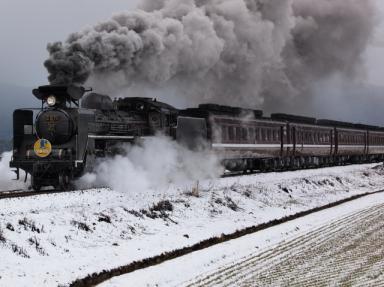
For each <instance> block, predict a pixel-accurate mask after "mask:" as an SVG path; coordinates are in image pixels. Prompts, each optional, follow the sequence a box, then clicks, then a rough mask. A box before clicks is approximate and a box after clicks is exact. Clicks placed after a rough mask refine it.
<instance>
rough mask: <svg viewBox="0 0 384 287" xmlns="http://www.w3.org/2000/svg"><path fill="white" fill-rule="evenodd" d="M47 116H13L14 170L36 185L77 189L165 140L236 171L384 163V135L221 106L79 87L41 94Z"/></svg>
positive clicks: (44, 89)
mask: <svg viewBox="0 0 384 287" xmlns="http://www.w3.org/2000/svg"><path fill="white" fill-rule="evenodd" d="M33 94H34V96H35V97H36V98H37V99H39V100H40V101H41V108H39V109H18V110H16V111H15V112H14V115H13V124H14V129H13V133H14V137H13V157H12V160H11V162H10V167H12V168H15V172H16V175H17V179H19V178H20V170H24V171H25V173H26V177H27V175H28V174H29V175H30V176H31V186H32V188H33V189H35V190H39V189H40V188H41V187H43V186H54V187H55V188H57V189H63V190H65V189H69V188H70V186H71V182H72V181H73V180H74V179H76V178H79V177H80V176H81V175H82V174H84V172H86V171H90V170H92V168H93V167H94V164H95V161H96V159H98V158H100V157H107V156H110V155H113V154H116V153H118V152H119V147H121V144H123V143H131V144H133V143H137V142H139V141H142V140H145V138H147V137H152V136H155V135H156V134H157V133H162V134H165V135H167V136H170V137H172V138H174V139H175V140H176V141H178V142H179V143H180V144H182V145H185V146H187V147H188V148H190V149H199V148H202V147H203V148H208V149H210V150H211V152H213V153H215V154H217V156H219V157H220V159H221V160H222V164H223V165H224V167H225V168H226V169H227V170H229V171H237V172H247V171H256V170H260V171H274V170H288V169H300V168H310V167H320V166H331V165H344V164H352V163H362V162H379V161H382V160H384V128H382V127H376V126H369V125H362V124H352V123H345V122H337V121H331V120H316V119H315V118H309V117H302V116H295V115H287V114H272V115H271V116H270V117H264V116H263V112H262V111H260V110H251V109H242V108H237V107H228V106H221V105H216V104H201V105H199V107H197V108H189V109H183V110H178V109H176V108H174V107H172V106H170V105H168V104H166V103H162V102H158V101H156V100H155V99H151V98H138V97H128V98H120V99H116V100H114V101H112V100H111V98H110V97H108V96H106V95H101V94H98V93H93V92H91V91H90V90H86V89H85V88H83V87H77V86H53V85H49V86H41V87H39V88H37V89H35V90H33Z"/></svg>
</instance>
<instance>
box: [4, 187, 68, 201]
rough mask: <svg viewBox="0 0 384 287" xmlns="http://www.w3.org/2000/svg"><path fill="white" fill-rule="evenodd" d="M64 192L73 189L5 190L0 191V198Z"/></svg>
mask: <svg viewBox="0 0 384 287" xmlns="http://www.w3.org/2000/svg"><path fill="white" fill-rule="evenodd" d="M65 192H74V191H73V190H43V191H33V190H21V189H16V190H7V191H0V200H1V199H10V198H22V197H30V196H37V195H44V194H57V193H65Z"/></svg>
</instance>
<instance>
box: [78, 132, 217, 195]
mask: <svg viewBox="0 0 384 287" xmlns="http://www.w3.org/2000/svg"><path fill="white" fill-rule="evenodd" d="M124 148H125V151H126V153H125V155H117V156H115V157H113V158H110V159H107V160H103V161H101V162H100V163H99V164H98V165H97V167H96V168H95V170H94V172H93V173H88V174H86V175H84V176H83V177H82V178H81V179H80V180H79V182H78V185H79V186H80V187H88V186H95V185H96V186H108V187H111V188H112V189H114V190H117V191H121V192H131V193H140V192H145V191H147V190H149V189H160V190H161V189H166V188H167V187H169V185H170V184H177V183H186V182H190V181H196V180H202V179H208V178H215V177H218V176H219V175H220V174H221V173H222V171H223V169H222V167H221V166H220V162H219V160H218V158H217V157H216V156H214V155H213V154H211V153H209V152H208V151H191V150H188V149H186V148H184V147H183V146H181V145H179V144H177V143H176V142H174V141H172V140H171V139H170V138H168V137H165V136H157V137H153V138H148V139H146V140H145V141H144V142H143V143H142V145H133V146H131V145H127V146H125V147H124Z"/></svg>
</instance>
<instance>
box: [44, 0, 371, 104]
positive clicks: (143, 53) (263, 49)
mask: <svg viewBox="0 0 384 287" xmlns="http://www.w3.org/2000/svg"><path fill="white" fill-rule="evenodd" d="M139 8H140V9H137V10H135V11H131V12H124V13H121V14H119V15H115V16H113V17H112V19H111V20H108V21H105V22H101V23H99V24H97V25H95V26H94V27H92V28H88V29H85V30H83V31H81V32H77V33H73V34H72V35H70V36H69V38H68V39H67V40H66V41H65V42H57V43H53V44H49V45H48V51H49V54H50V56H49V58H48V59H47V60H46V62H45V66H46V68H47V69H48V72H49V81H50V82H51V83H55V84H59V83H60V84H68V83H74V84H83V83H85V82H87V81H88V82H92V83H93V84H94V85H96V86H97V87H104V90H107V91H105V92H110V93H114V92H115V91H116V90H118V89H124V88H129V87H136V88H137V87H143V88H148V87H151V88H153V89H164V88H165V87H167V88H169V87H172V89H176V94H178V95H179V96H180V97H184V98H187V100H188V101H189V103H190V104H196V103H199V102H208V101H209V102H217V103H221V104H231V105H243V106H245V105H246V106H252V107H256V106H257V107H263V108H266V109H274V110H277V109H278V106H280V105H288V104H289V103H298V102H300V103H302V105H303V106H305V102H306V101H310V96H309V90H310V86H311V83H313V82H316V81H319V80H323V79H325V78H327V77H331V76H332V75H334V74H341V75H342V77H347V78H352V79H353V78H355V77H357V76H359V75H360V73H361V62H362V60H361V56H362V53H363V51H364V50H365V48H366V46H367V43H368V42H369V40H370V37H371V35H372V32H373V27H374V7H373V4H372V1H370V0H363V1H362V0H204V1H203V0H158V1H153V0H143V1H142V2H141V4H140V7H139ZM295 105H296V104H295Z"/></svg>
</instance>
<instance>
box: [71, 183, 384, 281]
mask: <svg viewBox="0 0 384 287" xmlns="http://www.w3.org/2000/svg"><path fill="white" fill-rule="evenodd" d="M377 193H384V190H379V191H376V192H368V193H364V194H360V195H355V196H352V197H349V198H346V199H343V200H340V201H337V202H333V203H330V204H327V205H324V206H321V207H317V208H314V209H310V210H307V211H303V212H299V213H296V214H294V215H290V216H287V217H283V218H280V219H275V220H272V221H270V222H267V223H263V224H260V225H256V226H251V227H247V228H245V229H242V230H239V231H236V232H234V233H231V234H222V235H221V236H217V237H213V238H210V239H207V240H204V241H201V242H199V243H196V244H194V245H192V246H189V247H185V248H182V249H177V250H174V251H171V252H165V253H163V254H161V255H158V256H155V257H151V258H146V259H143V260H141V261H135V262H132V263H130V264H128V265H125V266H121V267H118V268H114V269H111V270H104V271H102V272H100V273H93V274H92V275H88V276H87V277H85V278H81V279H78V280H76V281H74V282H72V283H71V285H70V286H71V287H88V286H95V285H98V284H100V283H102V282H104V281H107V280H109V279H111V278H113V277H116V276H120V275H123V274H127V273H131V272H134V271H137V270H140V269H144V268H148V267H150V266H154V265H158V264H161V263H163V262H166V261H169V260H172V259H175V258H178V257H182V256H185V255H187V254H189V253H192V252H195V251H198V250H203V249H205V248H208V247H212V246H214V245H217V244H220V243H223V242H226V241H229V240H233V239H236V238H240V237H242V236H245V235H249V234H252V233H256V232H258V231H261V230H265V229H267V228H270V227H273V226H277V225H279V224H282V223H285V222H289V221H292V220H295V219H298V218H301V217H304V216H307V215H309V214H313V213H316V212H319V211H322V210H325V209H329V208H332V207H335V206H338V205H341V204H343V203H346V202H349V201H353V200H356V199H359V198H362V197H365V196H368V195H373V194H377ZM362 215H363V214H362ZM343 220H344V221H343ZM343 220H341V221H340V222H339V223H340V224H345V225H346V226H345V230H349V226H350V224H353V222H352V221H353V220H352V221H351V220H350V219H349V218H345V219H343ZM331 236H332V232H331V233H330V237H331ZM311 240H315V239H314V234H309V236H308V238H307V241H311ZM316 240H317V239H316ZM338 240H342V238H338ZM294 243H295V242H294ZM295 246H296V247H297V250H298V251H300V250H301V248H300V244H296V245H295ZM287 248H290V247H289V246H283V247H282V250H277V251H276V250H275V251H273V252H280V253H283V252H284V251H285V250H287ZM324 250H326V248H324ZM324 250H323V251H324ZM275 255H276V254H269V253H266V254H262V255H261V256H262V257H263V258H262V262H264V261H263V260H265V259H269V260H271V262H273V260H274V256H275ZM298 258H299V259H300V257H298ZM257 259H260V258H259V257H258V258H257ZM254 260H255V258H250V260H249V261H245V262H244V263H243V265H244V266H245V267H247V266H249V263H250V261H251V262H252V261H254ZM263 267H264V269H265V268H266V270H267V269H268V268H269V267H268V266H263ZM215 275H216V274H212V276H211V277H209V278H202V279H201V281H200V282H199V281H198V282H196V283H197V285H198V286H205V284H206V283H207V284H208V285H209V284H210V283H217V279H218V280H219V281H220V279H222V278H217V277H216V276H215ZM226 275H227V276H228V278H227V279H228V280H232V279H233V270H228V273H227V274H226ZM243 275H244V274H243ZM247 275H249V274H245V276H247ZM199 283H204V284H199ZM212 286H215V284H213V285H212ZM247 286H252V285H247Z"/></svg>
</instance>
